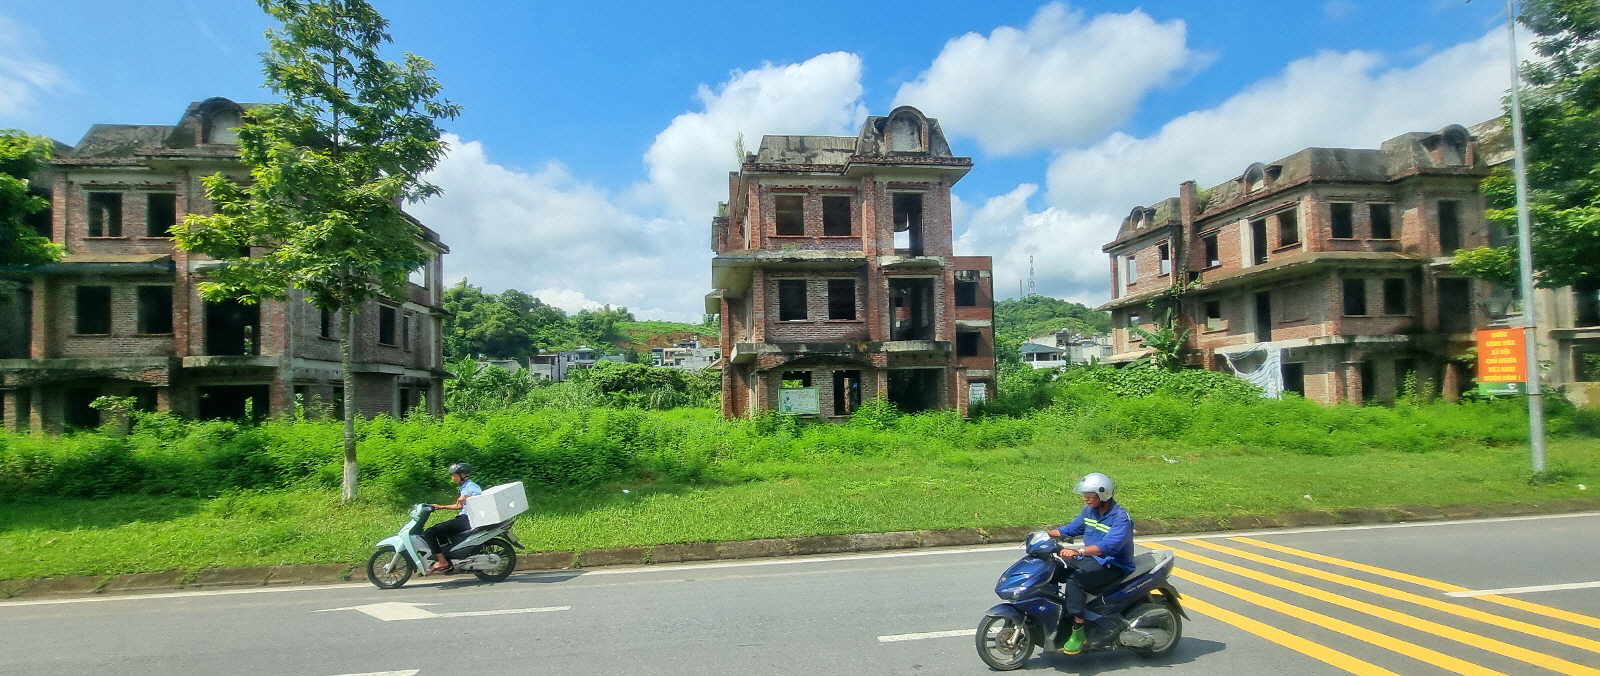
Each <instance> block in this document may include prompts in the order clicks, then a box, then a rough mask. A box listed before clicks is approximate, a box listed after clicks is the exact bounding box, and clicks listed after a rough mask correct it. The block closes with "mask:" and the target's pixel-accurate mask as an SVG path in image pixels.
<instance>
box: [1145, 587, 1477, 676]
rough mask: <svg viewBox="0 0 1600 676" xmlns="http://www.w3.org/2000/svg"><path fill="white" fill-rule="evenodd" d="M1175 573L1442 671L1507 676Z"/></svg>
mask: <svg viewBox="0 0 1600 676" xmlns="http://www.w3.org/2000/svg"><path fill="white" fill-rule="evenodd" d="M1172 574H1173V575H1176V576H1178V578H1179V579H1183V580H1188V581H1190V582H1193V583H1195V584H1197V585H1200V586H1202V587H1209V588H1211V589H1214V590H1216V591H1219V592H1222V593H1224V594H1228V595H1230V596H1235V597H1238V598H1240V599H1243V600H1245V601H1249V602H1250V603H1254V604H1256V605H1258V606H1261V607H1263V608H1268V609H1270V610H1276V611H1278V612H1280V613H1283V614H1285V615H1288V616H1290V617H1294V618H1298V619H1301V620H1305V621H1307V622H1310V623H1312V624H1315V625H1317V626H1319V627H1323V628H1326V629H1332V630H1333V631H1336V632H1339V633H1341V634H1344V635H1345V636H1349V637H1351V638H1354V639H1357V640H1360V641H1366V642H1367V643H1371V644H1373V645H1375V646H1378V647H1381V648H1388V649H1389V650H1393V651H1395V652H1397V653H1400V654H1401V655H1405V656H1406V657H1412V658H1416V659H1418V660H1421V661H1423V662H1426V663H1428V664H1433V665H1436V666H1438V667H1439V668H1441V669H1445V670H1448V671H1454V672H1456V673H1458V674H1463V675H1464V676H1506V674H1504V673H1501V672H1498V671H1495V670H1493V669H1489V668H1487V667H1481V666H1478V665H1476V664H1473V663H1471V662H1468V661H1466V660H1463V659H1459V658H1455V657H1451V656H1449V655H1446V654H1444V653H1441V652H1439V651H1437V650H1431V649H1428V648H1424V647H1422V646H1419V645H1417V644H1415V643H1410V642H1407V641H1402V640H1400V639H1397V638H1395V637H1393V636H1390V635H1388V634H1382V633H1379V632H1376V631H1373V630H1371V629H1367V628H1365V627H1359V626H1356V625H1354V624H1351V623H1349V622H1345V621H1344V620H1340V619H1337V618H1332V617H1328V616H1327V615H1323V614H1322V613H1318V612H1315V611H1311V610H1307V609H1305V608H1301V607H1299V606H1295V605H1290V604H1288V603H1284V602H1283V601H1279V600H1278V599H1275V598H1272V597H1270V596H1266V595H1263V594H1257V593H1255V592H1253V591H1250V590H1248V589H1243V588H1240V587H1236V586H1234V585H1231V584H1228V583H1226V582H1223V581H1221V580H1213V579H1211V578H1209V577H1206V576H1204V575H1199V574H1197V573H1191V572H1188V571H1183V570H1177V571H1173V573H1172Z"/></svg>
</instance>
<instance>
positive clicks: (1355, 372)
mask: <svg viewBox="0 0 1600 676" xmlns="http://www.w3.org/2000/svg"><path fill="white" fill-rule="evenodd" d="M1341 366H1343V367H1344V368H1343V369H1342V370H1341V373H1342V375H1343V378H1342V380H1343V382H1342V383H1341V385H1343V387H1342V388H1341V389H1342V390H1343V391H1342V392H1341V393H1340V397H1339V401H1344V402H1347V403H1351V404H1359V403H1361V402H1363V401H1366V393H1365V392H1363V391H1361V361H1360V360H1355V361H1346V362H1343V363H1342V364H1341Z"/></svg>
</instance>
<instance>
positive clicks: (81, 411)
mask: <svg viewBox="0 0 1600 676" xmlns="http://www.w3.org/2000/svg"><path fill="white" fill-rule="evenodd" d="M246 108H248V104H245V105H240V104H237V103H234V102H233V101H229V100H227V99H222V98H212V99H207V100H205V101H202V102H199V103H195V104H192V105H190V106H189V108H188V110H187V111H185V112H184V114H183V117H182V118H181V119H180V120H179V121H178V123H177V124H176V125H172V126H166V125H121V124H97V125H94V126H93V127H91V128H90V129H89V132H88V133H87V134H85V135H84V137H83V139H82V140H81V141H79V142H78V144H77V145H76V146H65V145H60V144H58V145H57V146H56V152H55V157H54V158H53V159H51V160H50V163H49V167H48V168H47V169H46V170H45V171H43V172H41V175H39V176H35V177H33V181H32V183H33V185H34V186H35V190H36V191H38V192H40V193H41V194H42V195H44V196H46V197H47V198H48V199H49V200H50V202H51V208H50V209H49V210H48V211H47V212H44V213H42V214H39V215H38V216H39V218H38V219H37V221H36V226H35V227H36V228H37V229H38V230H39V232H40V234H42V235H45V236H47V237H49V238H50V239H52V240H54V241H55V242H58V243H60V244H61V245H63V246H64V247H65V248H66V254H65V256H64V257H63V258H62V259H61V261H60V262H59V263H56V264H52V265H44V266H37V267H33V268H25V269H20V270H9V271H5V272H4V273H3V276H4V277H5V278H6V279H7V280H8V281H9V286H8V287H7V288H9V289H14V290H12V291H8V292H7V293H5V294H4V295H0V391H3V393H4V398H3V405H4V413H3V417H4V420H5V425H6V427H7V428H8V429H13V430H26V429H33V430H45V431H60V430H62V429H64V428H83V427H93V426H95V425H97V424H98V423H99V422H100V417H99V411H97V410H95V409H94V408H91V407H90V402H92V401H94V399H95V398H97V397H99V396H102V395H115V396H131V397H134V398H135V401H136V405H137V406H138V407H139V408H141V409H144V410H152V411H155V410H159V411H171V412H174V413H179V414H182V415H185V416H189V417H195V418H236V417H243V416H245V415H247V412H248V414H249V415H253V416H255V417H261V416H265V415H272V414H279V413H285V412H289V411H292V410H293V407H294V403H295V401H296V399H297V398H298V399H299V400H300V401H303V402H304V403H306V404H308V405H311V410H313V411H316V410H319V409H320V408H321V406H318V404H325V405H326V406H327V407H330V408H332V409H333V410H334V411H339V410H340V409H342V403H343V396H342V394H343V387H342V381H341V370H340V363H339V342H338V326H339V321H338V319H339V318H338V317H337V315H336V314H334V313H325V312H321V311H319V310H317V309H316V308H315V307H313V306H311V305H310V304H309V303H306V302H303V300H301V299H300V298H299V297H298V296H296V295H293V294H292V295H291V297H290V299H289V300H288V301H287V302H273V301H267V302H263V303H261V304H259V305H245V304H241V303H236V302H222V303H215V302H207V301H205V300H203V299H201V297H200V295H199V292H198V285H199V282H201V281H202V280H204V278H205V276H206V273H207V270H209V269H213V268H214V267H215V266H216V265H218V262H217V261H216V260H214V259H211V258H208V257H205V256H201V255H199V254H193V253H189V252H186V251H182V250H179V249H177V248H175V247H173V245H172V239H171V237H170V234H169V230H170V228H171V227H172V226H173V225H174V224H175V223H178V222H180V221H181V220H182V219H183V216H184V214H186V213H206V211H207V209H208V208H209V203H208V201H207V200H206V198H205V193H204V189H203V187H202V186H201V184H200V179H201V177H203V176H207V175H210V174H214V173H217V172H222V173H224V174H225V175H229V176H234V177H236V178H245V177H248V172H247V171H246V170H245V168H244V166H243V165H242V164H241V163H240V161H239V153H238V148H237V142H236V131H235V129H236V128H237V127H238V126H239V124H240V120H241V116H242V115H243V113H244V111H245V110H246ZM420 232H421V233H422V236H421V241H420V242H419V244H420V245H421V246H423V247H424V248H425V250H427V251H428V252H430V253H431V254H432V259H431V260H430V262H429V263H428V264H427V265H426V266H425V267H424V269H423V270H422V271H420V272H419V273H417V274H415V275H414V276H413V280H412V281H413V283H412V284H410V285H409V289H408V294H407V297H406V298H401V299H387V300H384V301H381V302H373V303H370V304H368V305H367V306H366V307H365V308H364V309H363V311H361V312H359V313H357V314H356V316H355V320H356V321H355V322H353V324H354V329H353V331H354V334H355V336H354V337H355V340H354V341H353V345H352V347H353V350H354V368H353V370H354V371H355V376H356V388H357V391H356V401H357V409H358V411H359V412H360V413H362V414H364V415H369V416H370V415H376V414H381V413H387V414H391V415H401V414H404V413H405V412H407V411H409V410H411V409H412V408H413V407H415V406H417V405H419V404H421V403H423V402H425V403H426V406H427V408H428V409H429V410H432V411H438V410H439V406H440V394H441V392H440V384H441V382H442V375H443V370H442V368H441V360H442V352H441V340H440V324H439V318H440V304H441V303H440V301H441V296H440V284H439V280H440V274H441V270H440V257H441V256H442V255H443V254H444V253H446V252H447V251H448V249H447V248H446V247H445V246H444V245H443V244H442V243H440V242H439V238H438V236H437V235H436V234H434V233H433V232H432V231H431V230H428V229H427V228H421V229H420Z"/></svg>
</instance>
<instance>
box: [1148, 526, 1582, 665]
mask: <svg viewBox="0 0 1600 676" xmlns="http://www.w3.org/2000/svg"><path fill="white" fill-rule="evenodd" d="M1180 542H1183V543H1184V544H1191V545H1194V546H1196V547H1203V548H1205V549H1209V550H1212V551H1216V552H1222V553H1224V554H1230V555H1233V556H1237V557H1239V558H1241V559H1245V560H1247V561H1255V562H1256V563H1262V564H1266V565H1269V566H1272V567H1274V568H1282V569H1284V570H1288V571H1292V572H1296V573H1300V574H1301V575H1310V576H1311V577H1314V578H1317V579H1320V580H1327V581H1329V582H1335V583H1338V584H1342V585H1345V586H1347V587H1355V588H1356V589H1360V590H1363V591H1369V592H1372V593H1374V594H1378V595H1381V596H1387V597H1389V598H1392V599H1395V600H1397V601H1407V602H1410V603H1415V604H1417V605H1419V606H1425V607H1428V608H1432V609H1434V610H1438V611H1443V612H1446V613H1450V614H1451V615H1458V616H1460V617H1465V618H1467V619H1472V620H1477V621H1479V622H1487V623H1489V624H1492V625H1495V626H1497V627H1505V628H1506V629H1510V630H1512V631H1520V632H1522V633H1524V634H1529V635H1531V636H1538V637H1539V638H1543V639H1549V640H1551V641H1555V642H1557V643H1565V644H1567V645H1570V646H1572V647H1574V648H1582V649H1584V650H1589V651H1593V652H1597V653H1600V641H1596V640H1594V639H1588V638H1584V637H1582V636H1574V635H1572V634H1568V633H1566V632H1562V631H1556V630H1554V629H1550V628H1548V627H1541V626H1539V625H1537V624H1529V623H1527V622H1523V621H1520V620H1513V619H1511V618H1509V617H1505V616H1502V615H1496V614H1494V613H1486V612H1484V611H1481V610H1478V609H1476V608H1468V607H1466V606H1462V605H1458V604H1455V603H1451V602H1449V601H1441V600H1439V599H1435V598H1429V597H1426V596H1422V595H1419V594H1413V593H1411V592H1406V591H1400V590H1398V589H1394V588H1392V587H1385V586H1383V585H1381V584H1376V583H1372V582H1367V581H1366V580H1358V579H1356V578H1353V577H1348V576H1345V575H1339V574H1337V573H1330V572H1328V571H1325V570H1321V569H1319V568H1312V567H1310V566H1302V565H1300V564H1298V563H1289V562H1288V561H1279V560H1277V559H1274V558H1270V557H1266V556H1262V555H1260V554H1256V553H1253V552H1247V551H1244V550H1242V549H1234V548H1232V547H1225V546H1223V545H1219V544H1214V543H1210V542H1205V541H1201V540H1180Z"/></svg>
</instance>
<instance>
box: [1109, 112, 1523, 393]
mask: <svg viewBox="0 0 1600 676" xmlns="http://www.w3.org/2000/svg"><path fill="white" fill-rule="evenodd" d="M1487 173H1488V166H1487V164H1486V163H1485V162H1484V160H1483V158H1482V157H1481V153H1480V152H1478V150H1477V144H1476V139H1475V138H1474V137H1473V136H1472V134H1470V133H1469V132H1468V131H1467V129H1465V128H1463V127H1461V126H1458V125H1452V126H1449V127H1446V128H1444V129H1441V130H1439V131H1438V132H1436V133H1408V134H1402V135H1400V136H1397V137H1395V138H1392V139H1389V140H1388V141H1385V142H1384V143H1383V145H1382V147H1381V149H1378V150H1365V149H1349V148H1306V149H1304V150H1301V151H1299V152H1297V153H1294V154H1293V155H1290V156H1288V157H1285V158H1283V159H1281V160H1278V161H1276V162H1272V163H1270V164H1259V163H1258V164H1252V165H1250V166H1249V167H1247V168H1246V169H1245V171H1244V173H1243V174H1242V175H1241V176H1239V177H1238V178H1235V179H1233V180H1230V181H1227V182H1225V183H1223V184H1221V185H1218V186H1215V187H1212V188H1211V189H1209V190H1204V191H1201V190H1199V189H1198V187H1197V186H1196V185H1195V184H1194V183H1193V182H1187V183H1184V184H1182V185H1181V186H1179V189H1178V196H1177V197H1173V198H1169V199H1167V200H1165V201H1163V202H1161V203H1159V204H1156V205H1155V206H1153V207H1140V208H1137V209H1134V210H1133V211H1132V213H1131V214H1130V215H1129V216H1128V218H1127V219H1126V220H1124V221H1123V223H1122V227H1121V229H1120V230H1119V232H1118V233H1117V237H1116V239H1115V240H1114V241H1112V242H1111V243H1109V244H1107V245H1105V247H1104V248H1103V250H1104V251H1105V252H1106V253H1108V254H1109V255H1110V259H1111V286H1112V297H1113V300H1112V301H1111V302H1109V303H1107V304H1105V305H1104V306H1103V309H1107V310H1110V311H1111V313H1112V316H1113V317H1112V319H1113V326H1114V329H1113V340H1114V343H1115V347H1114V352H1115V354H1114V355H1113V356H1112V358H1111V361H1125V360H1129V359H1133V358H1136V357H1138V356H1140V355H1142V354H1146V353H1148V352H1149V350H1148V349H1146V348H1145V346H1144V345H1142V342H1141V340H1140V338H1139V337H1138V336H1137V335H1135V334H1133V333H1132V332H1130V331H1129V327H1135V326H1137V327H1142V328H1144V329H1146V330H1155V329H1156V328H1157V323H1158V322H1159V321H1161V320H1162V319H1163V318H1164V316H1165V314H1166V313H1167V312H1168V311H1169V308H1170V310H1171V311H1173V312H1174V314H1175V318H1176V323H1177V326H1178V328H1179V329H1188V330H1189V332H1190V333H1189V336H1188V340H1187V347H1188V348H1189V359H1190V361H1191V363H1192V364H1196V365H1201V366H1204V367H1205V368H1208V369H1213V370H1220V371H1229V370H1230V364H1229V358H1230V357H1232V358H1233V359H1234V360H1236V361H1238V362H1240V363H1235V364H1233V365H1232V370H1236V371H1247V372H1251V373H1258V372H1260V371H1261V367H1263V366H1264V365H1265V364H1271V363H1273V362H1277V363H1278V364H1279V365H1280V366H1279V368H1278V369H1276V370H1275V372H1273V373H1270V374H1269V375H1270V376H1272V378H1271V380H1273V381H1275V383H1276V384H1277V385H1280V386H1281V387H1282V388H1283V389H1284V390H1288V391H1293V392H1299V393H1301V394H1303V395H1305V396H1306V397H1307V398H1309V399H1313V400H1316V401H1320V402H1325V403H1326V402H1341V401H1344V402H1363V401H1368V400H1379V401H1389V400H1392V399H1393V397H1394V396H1395V394H1396V392H1397V391H1398V390H1400V389H1401V387H1402V384H1403V383H1405V382H1406V381H1407V376H1408V375H1412V376H1414V379H1415V382H1417V383H1418V387H1419V388H1420V389H1423V390H1433V391H1440V392H1443V393H1444V395H1445V396H1447V397H1454V396H1455V395H1456V394H1458V393H1459V392H1460V391H1461V390H1462V389H1464V388H1465V387H1467V386H1468V384H1469V383H1470V382H1471V380H1470V378H1471V368H1472V365H1471V362H1470V361H1469V360H1468V359H1467V357H1466V354H1467V349H1468V348H1470V347H1471V346H1472V345H1473V334H1472V331H1473V330H1474V329H1476V328H1478V327H1481V326H1484V325H1485V324H1487V323H1488V322H1489V321H1490V317H1489V316H1488V314H1487V310H1486V308H1488V307H1492V306H1493V303H1488V302H1485V301H1489V300H1491V299H1492V298H1494V297H1496V296H1505V295H1507V292H1505V291H1503V290H1499V289H1496V288H1494V287H1493V285H1491V284H1488V283H1486V282H1483V281H1479V280H1474V279H1470V278H1467V277H1465V276H1462V275H1460V274H1458V273H1455V272H1452V270H1451V268H1450V262H1451V255H1452V254H1453V253H1454V252H1455V251H1457V250H1459V249H1462V248H1471V247H1476V246H1480V245H1484V244H1488V243H1489V242H1490V237H1491V232H1490V227H1489V223H1488V221H1487V219H1486V218H1485V216H1484V202H1483V197H1482V196H1481V195H1480V194H1479V192H1478V182H1479V181H1480V180H1481V179H1482V178H1483V177H1484V176H1485V175H1486V174H1487ZM1175 284H1187V285H1189V286H1187V288H1185V289H1184V290H1183V291H1182V293H1181V294H1177V295H1176V297H1177V300H1176V301H1171V300H1170V299H1171V298H1173V294H1171V293H1170V290H1171V289H1172V288H1173V286H1174V285H1175ZM1152 301H1155V302H1154V306H1155V307H1151V305H1152ZM1163 301H1166V302H1165V304H1164V303H1163ZM1247 361H1248V365H1241V364H1242V363H1244V362H1247ZM1252 368H1253V369H1255V370H1254V371H1251V369H1252Z"/></svg>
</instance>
